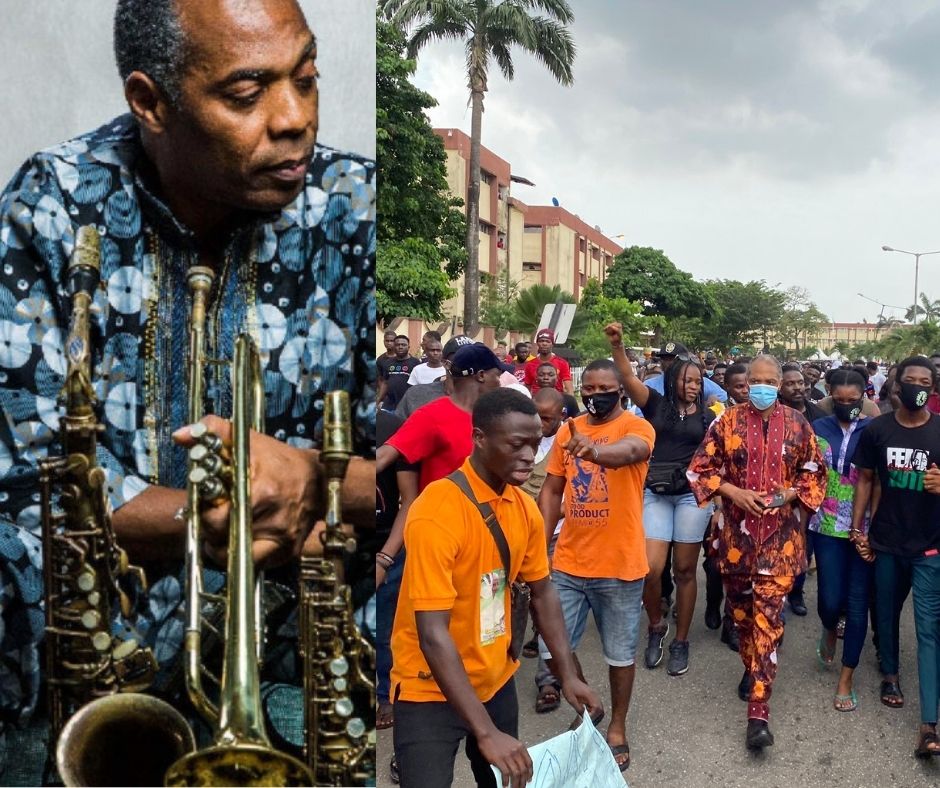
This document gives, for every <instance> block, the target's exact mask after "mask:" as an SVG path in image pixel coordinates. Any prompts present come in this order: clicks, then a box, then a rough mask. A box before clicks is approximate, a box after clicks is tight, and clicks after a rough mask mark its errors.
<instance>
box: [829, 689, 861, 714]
mask: <svg viewBox="0 0 940 788" xmlns="http://www.w3.org/2000/svg"><path fill="white" fill-rule="evenodd" d="M832 707H833V708H834V709H835V710H836V711H855V710H856V709H857V708H858V695H856V694H855V690H854V689H853V690H852V691H851V692H850V693H849V694H848V695H839V694H838V693H836V696H835V697H834V698H833V699H832Z"/></svg>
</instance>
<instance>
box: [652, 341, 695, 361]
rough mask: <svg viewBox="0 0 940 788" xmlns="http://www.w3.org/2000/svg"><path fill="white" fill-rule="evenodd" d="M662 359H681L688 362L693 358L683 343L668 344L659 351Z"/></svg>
mask: <svg viewBox="0 0 940 788" xmlns="http://www.w3.org/2000/svg"><path fill="white" fill-rule="evenodd" d="M659 357H660V358H681V359H682V360H683V361H686V360H688V359H690V358H692V356H691V354H690V353H689V349H688V348H687V347H686V346H685V345H683V344H682V343H681V342H667V343H666V344H665V345H663V346H662V347H661V348H660V349H659Z"/></svg>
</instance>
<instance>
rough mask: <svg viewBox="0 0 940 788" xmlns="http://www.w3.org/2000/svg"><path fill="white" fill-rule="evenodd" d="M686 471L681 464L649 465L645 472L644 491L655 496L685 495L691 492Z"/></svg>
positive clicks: (662, 463) (686, 467) (663, 463)
mask: <svg viewBox="0 0 940 788" xmlns="http://www.w3.org/2000/svg"><path fill="white" fill-rule="evenodd" d="M687 469H688V466H687V465H683V464H682V463H681V462H660V463H655V464H651V465H650V467H649V470H648V471H647V472H646V489H647V490H649V491H650V492H652V493H656V495H685V494H686V493H687V492H690V491H691V488H690V487H689V480H688V477H686V475H685V472H686V470H687Z"/></svg>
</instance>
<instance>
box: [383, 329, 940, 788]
mask: <svg viewBox="0 0 940 788" xmlns="http://www.w3.org/2000/svg"><path fill="white" fill-rule="evenodd" d="M605 336H606V340H607V342H608V343H609V355H608V356H607V357H603V358H598V359H594V360H591V361H590V362H589V363H587V364H586V365H585V366H584V367H583V369H582V370H580V375H579V379H578V380H574V379H573V376H572V369H571V367H570V365H569V363H568V362H567V361H566V360H565V359H564V358H562V357H561V356H560V355H558V354H556V353H555V335H554V333H553V331H552V330H551V329H540V330H539V331H537V332H536V334H535V337H534V346H533V345H531V344H530V343H528V342H519V343H517V344H515V345H514V346H513V347H512V348H511V351H510V349H509V348H507V346H506V345H505V344H504V343H499V344H498V345H497V346H496V347H494V348H491V347H488V346H486V345H484V344H482V343H478V342H475V341H473V340H472V339H471V338H469V337H466V336H459V335H458V336H454V337H452V338H450V339H449V340H448V341H447V342H446V343H443V344H442V342H441V337H440V335H438V334H436V333H435V332H433V331H429V332H427V333H426V334H425V335H424V337H423V339H422V343H421V349H420V354H418V353H415V354H412V353H411V349H410V342H409V339H408V337H406V336H404V335H397V334H396V333H395V332H394V331H389V332H386V334H385V348H386V353H385V355H383V356H381V357H380V358H379V359H378V361H377V365H378V369H379V378H380V380H379V390H378V398H379V406H380V407H379V411H378V423H377V426H378V438H377V445H378V451H377V468H376V470H377V480H376V483H377V498H376V508H377V514H378V518H377V527H378V528H379V532H380V535H379V539H380V541H381V539H383V538H384V540H385V541H384V544H383V547H382V549H381V550H380V551H379V552H378V553H377V556H376V582H377V605H378V633H377V640H378V693H377V694H378V704H379V705H378V724H377V727H379V728H380V729H382V728H390V727H393V728H394V731H393V738H394V756H393V757H392V758H391V763H390V764H389V766H390V768H391V775H392V779H393V781H395V782H399V781H400V783H401V784H402V785H404V786H419V785H420V786H432V788H436V787H437V786H446V785H450V784H451V783H452V782H453V774H454V763H455V758H456V753H457V750H458V748H459V746H460V744H461V742H465V747H466V753H467V757H468V758H469V760H470V766H471V769H472V772H473V775H474V778H475V779H476V782H477V784H478V785H481V786H491V785H493V786H495V785H496V782H495V781H494V779H493V776H492V772H491V771H490V765H491V764H492V765H494V766H496V767H497V769H498V770H499V771H500V772H501V773H502V775H503V784H505V785H508V784H510V781H511V783H512V785H514V786H515V785H519V786H522V785H524V784H525V781H526V780H527V779H530V778H531V776H532V763H531V759H530V758H529V756H528V754H527V751H526V749H525V746H526V745H525V744H524V743H522V742H520V741H519V740H518V719H519V707H520V704H519V699H518V697H517V688H516V686H515V683H514V679H513V675H514V673H515V672H516V669H517V668H518V665H519V659H520V657H521V656H523V655H525V656H528V657H531V658H533V659H535V658H538V660H539V662H538V670H537V674H536V679H535V681H536V685H537V690H536V691H537V695H536V696H535V705H534V710H535V711H536V712H537V713H549V712H552V711H555V710H556V709H558V708H559V707H560V705H561V702H562V700H565V701H567V703H568V704H569V705H570V706H571V707H572V708H573V710H574V711H575V712H577V715H578V716H575V718H574V720H573V721H572V724H571V725H572V727H576V726H577V725H578V724H579V722H580V719H581V717H580V715H581V714H582V713H583V712H584V711H585V710H586V711H587V712H588V713H589V714H590V716H591V719H592V721H593V722H594V724H595V725H597V726H599V727H600V728H601V729H602V730H603V731H604V732H605V735H606V740H607V743H608V745H609V747H610V751H611V754H612V756H613V758H614V760H615V762H616V763H617V765H618V766H619V768H620V770H621V771H624V770H626V769H627V768H628V766H629V764H630V746H629V732H628V716H629V709H630V701H631V696H632V693H633V684H634V677H635V672H636V665H637V663H640V664H641V665H642V668H643V669H644V670H665V672H666V673H667V674H668V675H669V676H671V677H676V678H677V680H678V679H679V677H682V676H684V675H685V674H687V673H688V672H689V671H707V670H708V666H707V665H703V664H697V663H696V661H695V648H694V643H692V642H690V639H689V631H690V625H691V622H692V616H693V612H694V610H695V604H696V599H697V598H698V595H699V588H698V581H697V571H698V566H699V561H700V560H701V561H702V566H703V568H704V575H705V578H706V580H705V588H704V599H705V606H704V621H705V625H706V626H707V627H708V628H709V629H713V630H720V637H721V641H722V642H723V643H725V644H726V645H727V646H728V648H730V649H731V650H733V651H736V652H738V654H739V655H740V658H741V662H742V667H743V672H742V675H741V679H740V682H739V684H738V688H737V694H738V696H739V698H740V700H741V701H742V702H743V705H742V708H746V712H745V713H744V714H743V715H742V717H741V718H740V719H741V723H742V728H741V730H742V734H743V735H742V743H743V744H744V746H745V747H747V748H748V749H749V750H753V751H760V750H762V749H764V748H766V747H769V746H771V745H773V744H774V734H773V732H772V724H771V714H770V710H771V702H772V695H773V690H774V683H775V680H776V677H777V667H778V656H779V651H778V648H779V646H780V645H781V643H782V641H783V639H784V633H785V623H786V616H787V615H795V616H807V615H809V614H810V613H811V611H809V610H808V609H807V605H806V601H805V599H804V594H803V584H804V582H805V578H806V572H807V568H808V566H809V565H810V563H812V564H813V565H814V571H815V572H816V577H817V588H818V593H817V605H816V607H817V609H816V610H815V611H812V612H813V613H814V614H815V616H816V617H818V621H819V636H818V640H817V641H816V654H815V658H816V661H817V663H818V665H819V666H820V668H821V669H823V670H826V669H829V668H830V667H832V674H833V675H832V698H831V704H832V707H833V708H834V709H835V710H836V711H838V712H842V713H845V714H851V713H852V712H853V711H855V710H856V709H857V708H858V706H859V703H860V702H861V701H860V699H859V695H858V692H857V690H856V687H855V685H854V673H855V670H856V668H857V666H858V664H859V659H860V656H861V654H862V652H863V650H864V649H866V648H868V649H874V650H875V656H876V659H877V662H878V666H879V671H880V674H881V683H880V688H879V692H878V696H877V697H879V698H880V701H881V703H882V704H884V705H885V706H886V707H889V708H891V709H897V708H900V707H902V706H903V705H904V704H905V702H906V701H907V698H906V697H905V688H904V687H902V682H901V675H900V665H899V648H900V644H899V639H900V635H899V632H900V625H899V622H900V619H901V615H902V611H903V609H904V605H905V603H906V601H907V598H908V596H911V597H912V607H913V617H914V624H915V631H916V661H917V685H916V686H917V690H918V691H917V702H918V704H919V709H920V719H921V724H920V727H919V729H918V730H916V731H912V732H911V735H912V739H911V740H912V743H913V748H912V752H913V754H914V755H915V756H916V757H919V758H928V759H929V758H931V757H932V756H940V739H938V734H937V727H936V726H937V716H938V704H940V468H938V463H940V417H938V414H940V393H938V389H940V385H938V384H940V353H938V354H936V355H933V356H930V357H925V356H919V355H917V356H911V357H908V358H905V359H903V360H901V361H899V363H897V364H894V365H891V366H889V367H887V368H885V367H883V366H881V365H880V364H878V363H876V362H874V361H866V360H862V359H858V360H856V361H854V362H851V363H850V362H848V361H847V360H844V361H842V362H835V363H825V364H820V363H817V362H811V361H806V362H799V361H790V360H788V361H782V360H780V359H778V358H776V357H774V356H773V355H770V354H768V353H762V354H756V355H754V356H753V357H747V356H741V355H735V356H734V357H731V356H727V355H725V354H723V353H721V352H715V351H709V350H707V349H706V350H704V351H703V352H700V353H696V352H692V351H690V350H689V348H687V347H685V346H684V345H683V344H681V343H679V342H665V343H664V344H663V345H662V346H661V347H660V348H659V349H658V350H656V351H654V350H653V349H651V348H646V349H645V350H644V349H641V348H630V347H627V346H626V345H625V343H624V339H623V335H622V332H621V328H620V326H619V324H617V323H611V324H609V325H608V326H607V327H606V329H605ZM419 356H420V357H419ZM576 385H577V392H576V390H575V386H576ZM576 393H577V394H578V395H579V396H578V397H577V398H576V396H575V395H576ZM406 556H407V557H406ZM589 612H590V613H592V614H593V619H594V623H595V625H596V628H597V632H598V635H599V639H600V644H601V649H602V651H603V656H604V661H605V662H606V663H607V666H608V667H607V670H608V675H607V676H606V684H607V686H609V688H610V693H609V697H604V698H601V697H600V694H599V693H598V692H597V690H596V689H595V688H596V687H599V686H603V684H604V681H603V678H604V677H600V676H596V675H594V676H591V675H584V671H583V670H582V668H581V664H580V662H579V660H578V657H577V650H578V646H579V643H580V641H581V639H582V636H583V634H584V632H585V628H586V625H587V620H588V613H589ZM530 618H531V622H532V626H533V627H534V630H535V632H536V636H535V637H532V638H531V639H527V638H526V636H525V635H526V633H527V625H528V621H529V620H530ZM840 643H841V650H840ZM837 661H838V665H837ZM836 668H838V669H836ZM908 681H909V679H906V681H905V685H907V684H908ZM911 683H913V682H911ZM605 694H606V693H605ZM662 702H663V704H664V705H666V704H668V703H669V699H668V698H664V699H663V700H662ZM734 702H735V703H737V701H734ZM526 707H527V708H528V707H529V704H528V702H527V703H526ZM717 713H718V714H725V712H724V711H721V710H719V711H718V712H717ZM604 721H606V724H604V725H602V722H604ZM728 723H731V718H730V716H729V719H728ZM532 743H533V742H529V743H528V744H532ZM781 744H784V743H783V742H781Z"/></svg>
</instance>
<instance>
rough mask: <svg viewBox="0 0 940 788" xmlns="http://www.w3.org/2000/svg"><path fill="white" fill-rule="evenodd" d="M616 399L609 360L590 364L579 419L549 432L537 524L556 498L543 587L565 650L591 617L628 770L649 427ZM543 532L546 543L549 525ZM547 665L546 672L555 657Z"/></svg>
mask: <svg viewBox="0 0 940 788" xmlns="http://www.w3.org/2000/svg"><path fill="white" fill-rule="evenodd" d="M621 397H623V388H622V386H621V382H620V377H619V376H618V374H617V368H616V367H615V366H614V363H613V362H612V361H609V360H608V359H599V360H597V361H592V362H591V363H590V364H588V365H587V367H585V370H584V375H583V376H582V377H581V399H582V401H583V403H584V406H585V408H586V409H587V413H586V414H585V415H583V416H578V417H577V418H575V419H569V420H568V421H566V422H565V423H564V424H563V425H562V426H561V428H560V429H559V430H558V436H557V437H556V439H555V444H554V446H552V451H551V454H550V455H549V461H548V473H547V476H546V478H545V483H544V484H543V485H542V491H541V493H540V494H539V509H540V510H541V512H542V516H543V517H544V518H545V521H546V522H551V523H554V522H555V520H554V519H553V517H555V516H557V513H558V511H559V507H560V506H561V503H562V494H564V507H565V508H564V515H565V527H564V528H562V529H561V534H560V535H559V537H558V542H557V543H556V545H555V555H554V558H553V559H552V581H553V583H554V585H555V588H557V589H558V595H559V597H560V599H561V607H562V611H563V613H564V617H565V628H566V630H567V632H568V639H569V642H570V644H571V648H572V649H576V648H577V647H578V643H580V641H581V636H582V635H583V634H584V626H585V624H586V623H587V611H588V608H590V609H591V610H592V611H593V612H594V621H595V622H596V624H597V629H598V633H599V634H600V637H601V645H602V646H603V650H604V659H605V660H606V661H607V665H608V667H609V673H610V696H611V713H610V724H609V725H608V727H607V743H608V744H609V745H610V750H611V752H612V753H613V754H614V759H615V760H616V761H617V765H618V766H619V767H620V771H623V770H624V769H626V768H627V766H629V765H630V746H629V744H628V743H627V733H626V725H627V711H628V709H629V707H630V696H631V695H632V693H633V676H634V670H635V665H634V658H635V656H636V644H637V635H638V632H639V626H640V615H641V610H642V605H643V579H644V578H645V577H646V574H647V572H648V571H649V566H648V565H647V563H646V537H645V535H644V531H643V484H644V482H645V480H646V470H647V467H648V465H649V457H650V453H651V452H652V449H653V442H654V440H655V437H656V433H655V432H654V430H653V428H652V426H650V424H649V422H647V421H646V420H644V419H641V418H638V417H637V416H634V415H633V414H632V413H627V412H625V411H624V410H623V408H622V407H621V405H620V399H621ZM545 536H546V539H547V540H548V539H551V536H552V529H549V528H547V529H546V534H545ZM546 646H547V648H546ZM539 648H540V654H541V656H542V658H543V659H546V660H550V659H552V656H553V655H552V653H551V652H552V651H553V648H552V646H551V644H548V643H540V644H539ZM549 667H550V668H551V669H552V672H554V660H552V661H551V662H549Z"/></svg>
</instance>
